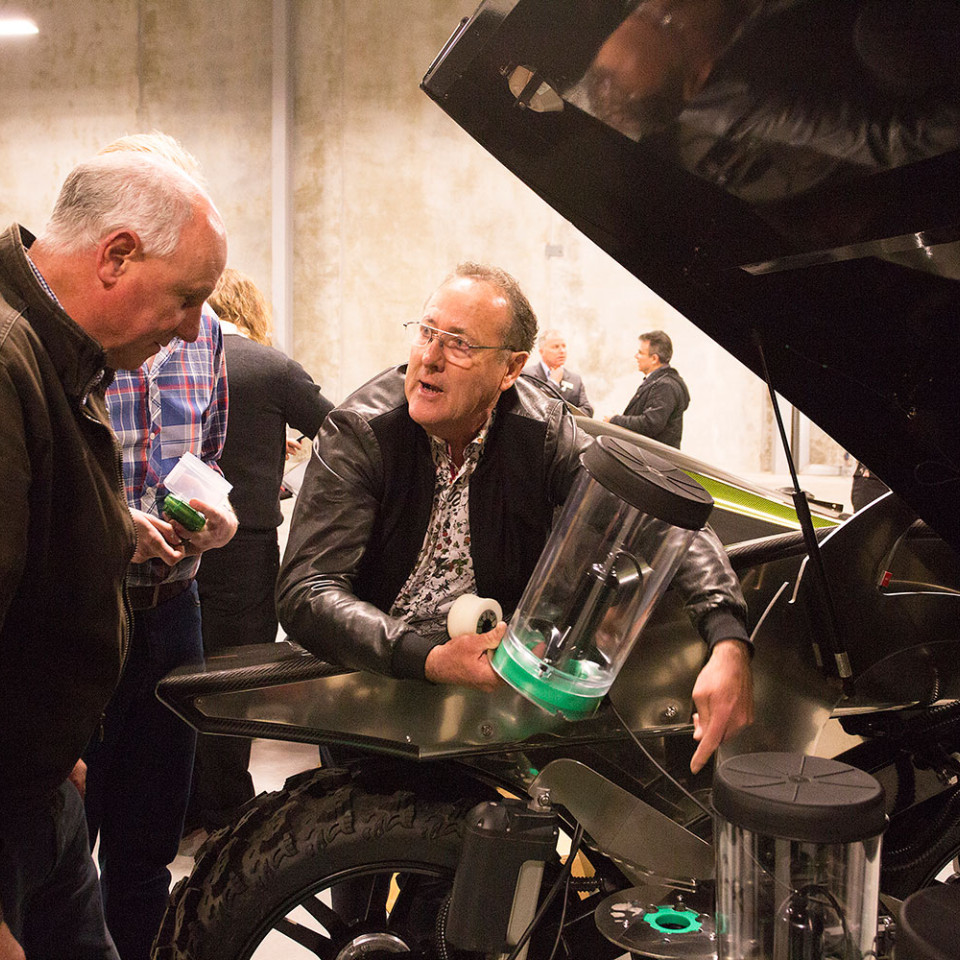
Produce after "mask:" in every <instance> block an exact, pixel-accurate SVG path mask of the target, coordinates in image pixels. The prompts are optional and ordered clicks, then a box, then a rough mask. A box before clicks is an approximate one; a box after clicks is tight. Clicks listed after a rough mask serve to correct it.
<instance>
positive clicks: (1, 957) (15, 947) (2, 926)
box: [0, 920, 27, 960]
mask: <svg viewBox="0 0 960 960" xmlns="http://www.w3.org/2000/svg"><path fill="white" fill-rule="evenodd" d="M0 960H27V955H26V954H25V953H24V952H23V947H21V946H20V944H19V943H17V941H16V940H14V938H13V934H12V933H11V932H10V928H9V927H8V926H7V925H6V923H4V921H3V920H0Z"/></svg>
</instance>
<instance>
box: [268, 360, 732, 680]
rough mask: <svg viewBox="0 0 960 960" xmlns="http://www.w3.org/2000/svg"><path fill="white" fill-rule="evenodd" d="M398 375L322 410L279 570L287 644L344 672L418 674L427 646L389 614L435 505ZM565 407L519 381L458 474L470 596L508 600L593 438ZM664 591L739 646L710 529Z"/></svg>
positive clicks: (716, 636) (510, 603) (397, 370)
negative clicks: (473, 461)
mask: <svg viewBox="0 0 960 960" xmlns="http://www.w3.org/2000/svg"><path fill="white" fill-rule="evenodd" d="M404 373H405V367H394V368H391V369H389V370H387V371H385V372H384V373H382V374H380V375H379V376H377V377H375V378H374V379H373V380H371V381H370V382H369V383H367V384H365V385H364V386H363V387H361V388H360V389H359V390H357V391H356V392H355V393H354V394H353V395H352V396H351V397H349V398H348V399H347V400H346V401H345V402H344V403H343V404H341V405H340V406H339V407H337V408H336V409H335V410H333V411H332V412H331V413H330V414H329V415H328V417H327V419H326V421H325V423H324V426H323V428H322V430H321V432H320V434H319V436H318V437H317V440H316V442H315V444H314V453H313V456H312V458H311V461H310V464H309V465H308V467H307V471H306V475H305V477H304V481H303V486H302V487H301V490H300V494H299V498H298V501H297V505H296V508H295V511H294V515H293V522H292V524H291V529H290V536H289V539H288V542H287V549H286V553H285V555H284V558H283V563H282V564H281V568H280V577H279V581H278V587H277V604H278V612H279V616H280V623H281V624H282V625H283V627H284V629H285V630H286V631H287V634H288V635H289V637H290V638H291V639H292V640H294V641H296V642H297V643H299V644H301V645H302V646H303V647H305V648H306V649H308V650H310V651H312V652H313V653H315V654H316V655H317V656H319V657H322V658H323V659H324V660H328V661H330V662H333V663H338V664H342V665H343V666H347V667H352V668H359V669H366V670H372V671H374V672H377V673H384V674H387V675H391V676H397V677H413V678H418V679H423V676H424V663H425V661H426V657H427V654H428V653H429V652H430V650H431V649H432V648H433V646H435V644H436V642H437V641H436V640H435V639H430V638H427V637H422V636H420V635H419V634H418V633H416V631H415V630H413V629H412V628H411V627H409V626H408V625H407V624H406V623H405V622H403V621H401V620H398V619H396V618H394V617H391V616H389V614H388V613H387V612H385V611H389V609H390V607H391V605H392V603H393V601H394V599H395V598H396V596H397V594H398V593H399V591H400V589H401V587H402V586H403V584H404V583H405V582H406V579H407V577H408V576H409V574H410V571H411V570H412V569H413V566H414V564H415V562H416V559H417V556H418V555H419V552H420V548H421V546H422V544H423V538H424V534H425V532H426V529H427V525H428V523H429V519H430V512H431V507H432V502H433V487H434V464H433V460H432V458H431V455H430V448H429V442H428V438H427V435H426V432H425V431H424V430H423V428H422V427H420V426H419V425H418V424H416V423H414V421H413V420H411V419H410V416H409V414H408V412H407V403H406V399H405V397H404V393H403V378H404ZM592 442H593V441H592V439H591V438H590V437H589V436H588V435H587V434H585V433H584V432H583V431H582V430H580V429H579V428H578V427H577V426H576V423H575V421H574V418H573V417H572V416H571V415H570V414H569V413H567V412H566V410H565V408H564V405H563V404H562V403H561V402H560V401H558V400H555V399H552V398H550V397H546V396H544V395H543V394H541V393H540V391H539V390H537V389H536V387H534V386H532V385H530V384H526V383H524V382H523V381H522V379H521V380H520V381H518V382H517V383H516V384H515V385H514V386H513V387H512V388H511V389H509V390H507V391H505V392H504V393H503V394H502V396H501V397H500V400H499V402H498V404H497V415H496V417H495V418H494V421H493V424H492V426H491V428H490V433H489V435H488V437H487V440H486V444H485V446H484V450H483V455H482V457H481V460H480V463H479V464H478V465H477V469H476V471H475V472H474V474H473V476H472V477H471V479H470V532H471V544H470V550H471V557H472V559H473V565H474V572H475V575H476V581H477V591H478V593H479V594H480V595H481V596H488V597H494V598H496V599H497V600H498V601H499V602H500V604H501V605H502V607H503V610H504V616H505V617H509V615H510V612H511V611H512V610H513V608H514V607H515V606H516V605H517V603H518V602H519V600H520V596H521V594H522V593H523V589H524V587H525V586H526V583H527V580H528V579H529V578H530V575H531V574H532V572H533V569H534V566H535V565H536V562H537V560H538V559H539V556H540V553H541V552H542V550H543V547H544V545H545V544H546V541H547V537H548V535H549V532H550V527H551V523H552V520H553V513H554V509H555V508H556V507H558V506H560V505H561V504H562V503H563V502H564V500H565V499H566V497H567V494H568V493H569V491H570V489H571V487H572V485H573V482H574V480H575V479H576V478H577V476H578V474H579V472H580V470H581V469H582V467H581V465H580V454H581V452H582V451H583V450H584V449H585V448H586V447H587V446H588V445H589V444H590V443H592ZM674 583H675V585H677V586H678V587H679V589H680V590H681V591H682V593H683V595H684V597H685V598H686V601H687V607H688V610H689V612H690V614H691V617H692V619H693V622H694V623H695V625H696V626H697V627H698V629H699V630H700V632H701V635H702V636H703V637H704V639H706V640H707V642H708V643H710V644H713V643H715V642H716V641H717V640H720V639H724V638H730V637H733V638H737V639H746V632H745V630H744V627H743V618H744V615H745V610H746V606H745V604H744V601H743V596H742V594H741V592H740V586H739V583H738V581H737V578H736V575H735V574H734V573H733V570H732V569H731V567H730V564H729V562H728V561H727V558H726V554H725V553H724V551H723V547H722V546H721V545H720V542H719V541H718V540H717V538H716V536H715V535H714V534H713V533H712V531H709V530H705V531H703V532H702V533H701V534H699V535H698V536H697V537H696V538H695V539H694V541H693V545H692V546H691V548H690V550H689V552H688V554H687V557H686V560H685V561H684V563H683V565H682V566H681V568H680V571H679V572H678V574H677V576H676V578H675V580H674Z"/></svg>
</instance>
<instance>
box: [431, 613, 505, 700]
mask: <svg viewBox="0 0 960 960" xmlns="http://www.w3.org/2000/svg"><path fill="white" fill-rule="evenodd" d="M506 632H507V625H506V624H505V623H504V622H503V621H502V620H501V621H500V623H498V624H497V625H496V626H495V627H494V628H493V629H492V630H490V631H488V632H487V633H462V634H460V636H459V637H451V638H450V639H449V640H448V641H447V642H446V643H442V644H440V645H439V646H437V647H434V648H433V649H432V650H431V651H430V652H429V653H428V654H427V662H426V664H425V665H424V672H425V674H426V678H427V679H428V680H430V681H432V682H433V683H456V684H458V685H459V686H461V687H473V688H474V689H475V690H483V691H485V692H486V693H490V692H491V691H492V690H496V688H497V687H498V686H500V684H501V683H503V681H502V680H501V679H500V677H499V676H497V674H496V673H494V670H493V667H491V666H490V657H489V656H488V655H487V651H488V650H496V649H497V647H498V646H500V641H501V640H502V639H503V635H504V634H505V633H506Z"/></svg>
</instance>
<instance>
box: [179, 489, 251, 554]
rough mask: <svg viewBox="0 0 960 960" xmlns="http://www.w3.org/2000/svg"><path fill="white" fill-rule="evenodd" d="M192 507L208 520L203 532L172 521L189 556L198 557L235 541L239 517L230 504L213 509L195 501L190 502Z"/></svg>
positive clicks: (199, 501)
mask: <svg viewBox="0 0 960 960" xmlns="http://www.w3.org/2000/svg"><path fill="white" fill-rule="evenodd" d="M190 506H191V507H193V509H194V510H199V511H200V512H201V513H202V514H203V515H204V516H205V517H206V518H207V522H206V523H205V524H204V525H203V529H202V530H197V531H196V532H192V531H190V530H188V529H187V528H186V527H185V526H183V525H182V524H180V523H178V522H177V521H176V520H171V521H170V526H171V527H172V528H173V531H174V533H175V535H176V539H177V541H178V542H179V543H180V544H181V545H182V549H183V551H184V553H185V554H186V555H187V556H194V557H195V556H198V555H199V554H201V553H203V552H204V550H212V549H214V548H215V547H222V546H223V545H224V544H225V543H229V542H230V541H231V540H232V539H233V535H234V534H235V533H236V532H237V515H236V514H235V513H234V512H233V507H231V506H230V504H225V505H224V506H222V507H211V506H210V504H208V503H204V502H203V501H202V500H197V499H193V500H191V501H190Z"/></svg>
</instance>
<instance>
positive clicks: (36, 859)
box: [0, 781, 119, 960]
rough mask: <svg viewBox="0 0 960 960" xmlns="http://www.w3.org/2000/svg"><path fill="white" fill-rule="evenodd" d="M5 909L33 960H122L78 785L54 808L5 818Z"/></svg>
mask: <svg viewBox="0 0 960 960" xmlns="http://www.w3.org/2000/svg"><path fill="white" fill-rule="evenodd" d="M0 903H2V904H3V911H4V919H5V920H6V923H7V926H9V927H10V930H11V931H12V933H13V935H14V937H16V939H17V940H19V942H20V946H22V947H23V949H24V952H25V953H26V955H27V957H28V960H119V957H118V955H117V950H116V948H115V947H114V945H113V941H112V940H111V939H110V934H108V933H107V928H106V926H105V925H104V922H103V904H102V902H101V900H100V887H99V885H98V883H97V871H96V869H95V868H94V865H93V858H92V857H91V856H90V846H89V844H88V843H87V825H86V823H85V822H84V818H83V801H82V800H81V799H80V794H79V793H77V789H76V787H74V785H73V784H72V783H70V782H68V781H67V782H64V783H62V784H61V785H60V787H59V789H58V790H57V792H56V794H54V796H53V797H51V798H50V800H49V801H48V802H47V803H44V804H39V805H35V806H31V807H27V808H25V809H23V810H17V811H9V810H4V811H3V812H2V813H0Z"/></svg>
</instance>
